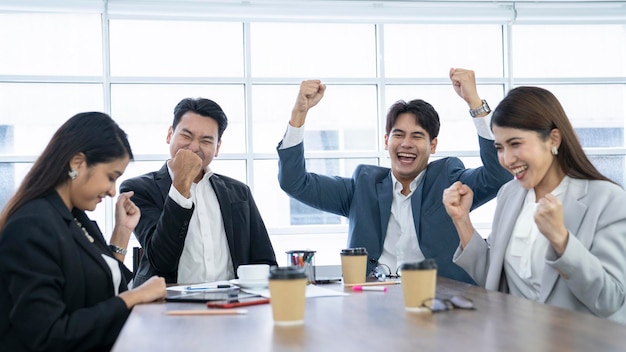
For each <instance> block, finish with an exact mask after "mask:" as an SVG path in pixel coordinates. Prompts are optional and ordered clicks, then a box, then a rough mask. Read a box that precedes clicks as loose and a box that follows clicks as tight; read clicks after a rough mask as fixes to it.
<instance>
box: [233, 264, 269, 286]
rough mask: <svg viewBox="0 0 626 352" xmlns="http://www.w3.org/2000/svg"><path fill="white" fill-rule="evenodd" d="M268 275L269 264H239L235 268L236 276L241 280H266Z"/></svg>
mask: <svg viewBox="0 0 626 352" xmlns="http://www.w3.org/2000/svg"><path fill="white" fill-rule="evenodd" d="M269 275H270V266H269V265H267V264H248V265H240V266H239V267H238V268H237V277H239V281H241V282H263V281H264V282H267V278H268V277H269Z"/></svg>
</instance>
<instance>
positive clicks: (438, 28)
mask: <svg viewBox="0 0 626 352" xmlns="http://www.w3.org/2000/svg"><path fill="white" fill-rule="evenodd" d="M323 5H324V6H322V5H320V3H319V2H308V1H303V0H294V1H292V2H289V3H288V4H287V3H280V4H279V2H275V1H264V0H259V1H252V2H245V3H242V4H236V3H235V2H232V3H228V2H222V3H221V4H212V3H210V2H199V1H188V2H183V3H179V2H176V1H166V0H161V1H141V2H138V1H124V0H119V1H104V2H103V1H95V0H86V1H81V2H77V1H69V0H67V1H63V0H61V1H57V2H54V4H46V5H44V2H41V1H34V0H33V1H31V0H20V1H17V0H6V1H4V2H0V206H3V205H4V203H5V202H6V199H7V198H8V197H9V196H10V195H11V194H12V193H13V192H14V190H15V188H16V187H17V185H18V184H19V183H20V182H21V180H22V178H23V177H24V175H25V173H26V172H27V171H28V169H29V167H30V166H31V165H32V162H33V161H34V160H35V158H36V157H37V155H38V154H39V153H40V152H41V150H42V149H43V147H44V146H45V145H46V143H47V142H48V140H49V139H50V137H51V135H52V133H53V132H54V131H55V130H56V129H57V128H58V127H59V126H60V125H61V123H62V122H64V121H65V120H67V119H68V118H69V117H71V116H72V115H74V114H76V113H78V112H83V111H90V110H97V111H104V112H107V113H110V114H111V115H112V117H113V118H114V119H115V120H116V121H118V123H119V124H120V125H121V126H122V128H123V129H124V130H125V131H126V132H127V133H128V134H129V137H130V141H131V145H132V147H133V151H134V153H135V158H136V161H135V162H134V163H131V165H130V166H129V167H128V169H127V171H126V173H125V174H124V176H123V178H122V179H126V178H128V177H134V176H137V175H140V174H142V173H145V172H148V171H153V170H156V169H158V168H160V167H161V166H162V164H163V162H164V161H165V160H166V159H167V158H168V157H169V149H168V146H167V144H166V143H165V137H166V134H167V129H168V127H169V125H170V123H171V120H172V117H173V116H172V112H173V108H174V106H175V105H176V103H177V102H178V101H180V100H181V99H182V98H185V97H205V98H210V99H213V100H215V101H216V102H218V103H219V104H220V105H221V106H222V108H223V109H224V111H225V112H226V114H227V116H228V118H229V126H228V129H227V130H226V132H225V134H224V136H223V141H222V147H221V150H220V155H219V157H218V158H217V159H215V160H214V162H213V163H212V164H211V168H212V169H213V170H214V171H215V172H217V173H221V174H225V175H227V176H230V177H234V178H236V179H239V180H241V181H243V182H246V183H248V184H249V185H250V187H251V188H252V190H253V192H254V195H255V199H256V202H257V204H258V206H259V208H260V210H261V213H262V215H263V217H264V219H265V222H266V225H267V226H268V228H269V231H270V234H271V236H272V241H273V243H274V246H275V249H276V253H277V257H278V259H279V263H283V261H284V260H285V258H286V255H284V251H285V250H289V249H304V248H310V249H314V250H317V255H318V258H316V263H317V264H318V265H324V264H338V262H339V256H338V253H339V251H340V249H341V248H342V247H343V246H344V245H345V243H346V238H347V222H346V219H344V218H342V217H338V216H335V215H332V214H328V213H323V212H320V211H317V210H314V209H312V208H310V207H307V206H305V205H303V204H301V203H299V202H297V201H295V200H291V199H290V198H289V197H288V196H287V195H285V194H284V192H282V191H281V190H280V188H279V186H278V181H277V154H276V151H275V149H276V146H277V144H278V142H279V141H280V139H281V138H282V136H283V134H284V131H285V128H286V125H287V121H288V120H289V117H290V113H291V108H292V107H293V104H294V102H295V97H296V94H297V92H298V86H299V83H300V82H301V81H302V80H303V79H321V80H322V81H323V82H325V83H326V84H327V85H328V89H327V92H326V95H325V97H324V99H323V100H322V102H321V103H320V104H319V105H318V106H317V107H315V108H314V109H313V110H311V112H310V113H309V117H308V119H307V123H306V127H305V128H306V136H305V147H306V151H307V154H306V157H307V166H308V167H309V169H310V170H311V171H315V172H319V173H324V174H331V175H341V176H346V177H349V176H350V175H351V174H352V172H353V170H354V168H355V167H356V165H358V164H360V163H367V164H377V165H381V166H388V165H389V160H388V157H387V152H386V151H385V150H384V145H383V134H384V125H385V115H386V112H387V108H388V107H389V106H390V105H391V104H393V103H394V102H395V101H397V100H400V99H403V100H410V99H415V98H420V99H424V100H426V101H428V102H429V103H431V104H432V105H433V106H434V107H435V109H436V110H437V111H438V113H439V115H440V118H441V133H440V136H439V144H438V148H437V153H436V154H435V156H434V157H436V158H440V157H446V156H460V157H461V159H462V160H463V161H464V162H465V164H466V166H468V167H475V166H479V165H480V159H479V158H478V143H477V138H476V135H475V133H474V127H473V124H472V122H471V120H470V118H469V115H468V111H467V110H468V108H467V106H466V104H465V103H464V102H463V101H462V100H461V99H460V98H459V97H458V96H457V95H456V94H455V92H454V90H453V89H452V87H451V86H450V83H449V79H448V71H449V69H450V68H451V67H464V68H470V69H474V70H475V71H476V74H477V78H478V84H479V87H478V89H479V94H480V95H481V97H482V98H484V99H487V100H488V101H489V103H490V105H491V106H492V107H495V106H496V105H497V103H498V102H499V101H500V100H501V99H502V97H503V96H504V95H505V94H506V92H507V91H508V90H509V89H511V88H513V87H515V86H519V85H536V86H542V87H544V88H547V89H549V90H550V91H552V92H553V93H554V94H555V95H556V96H557V97H558V98H559V100H560V101H561V103H562V104H563V106H564V108H565V110H566V112H567V113H568V115H569V117H570V119H571V120H572V122H573V124H574V126H575V128H576V130H577V132H578V134H579V137H580V139H581V141H582V143H583V145H584V146H585V148H586V150H587V152H588V153H589V155H590V156H591V159H592V161H593V162H594V163H595V164H596V165H597V166H598V167H599V168H600V170H601V171H602V172H604V173H605V174H606V175H608V176H609V177H611V178H613V179H614V180H615V181H617V182H618V183H620V184H622V185H624V184H625V182H626V177H625V167H626V165H625V161H624V156H626V148H625V147H624V122H625V120H626V25H625V23H624V21H623V20H621V19H623V18H626V14H624V13H623V12H626V9H625V8H623V7H620V6H618V5H619V4H616V5H613V4H611V3H609V4H607V3H597V4H595V3H594V2H593V1H592V2H584V3H583V2H571V3H568V2H565V1H563V2H557V3H552V4H551V5H549V6H548V5H546V6H545V7H544V6H543V5H542V4H540V3H535V2H527V1H521V2H518V3H516V2H510V3H503V4H498V3H497V2H483V1H476V2H472V1H462V2H458V3H456V4H455V6H450V5H446V4H437V3H436V2H432V3H423V2H417V1H415V2H412V1H401V2H384V3H382V2H370V1H351V2H335V3H333V2H324V4H323ZM42 6H45V7H42ZM120 181H121V180H120ZM113 204H114V200H107V201H106V202H105V203H104V204H102V205H101V206H100V207H99V208H98V209H97V210H96V211H95V212H94V213H93V214H91V216H92V217H93V218H94V219H95V220H97V221H98V223H99V224H100V227H101V228H102V229H103V230H104V231H105V233H107V234H108V233H110V231H111V230H112V221H113V220H112V218H113V216H112V211H113ZM494 207H495V202H494V201H492V202H490V203H488V204H487V205H485V206H483V207H481V208H480V209H478V210H477V211H475V212H473V213H472V217H473V218H474V221H475V222H476V224H478V227H480V229H481V231H482V232H483V233H484V235H487V234H488V231H489V228H490V223H491V220H492V216H493V210H494ZM131 245H137V243H136V242H133V243H132V244H131ZM128 260H129V262H130V260H131V258H128Z"/></svg>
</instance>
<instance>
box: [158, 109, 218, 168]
mask: <svg viewBox="0 0 626 352" xmlns="http://www.w3.org/2000/svg"><path fill="white" fill-rule="evenodd" d="M218 128H219V126H218V123H217V121H215V120H214V119H212V118H210V117H206V116H202V115H199V114H196V113H194V112H191V111H188V112H186V113H185V114H184V115H183V116H182V117H181V119H180V122H178V124H177V125H176V129H175V130H172V128H171V127H170V129H169V131H168V133H167V143H168V144H169V145H170V155H171V156H172V158H173V157H174V156H175V155H176V152H177V151H178V150H179V149H188V150H190V151H192V152H194V153H195V154H196V155H197V156H199V157H200V159H202V170H205V169H206V167H207V166H208V165H209V164H210V163H211V161H212V160H213V158H214V157H216V156H217V155H218V152H219V150H220V145H221V141H220V140H218V138H219V137H218Z"/></svg>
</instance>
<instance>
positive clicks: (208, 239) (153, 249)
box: [120, 98, 276, 285]
mask: <svg viewBox="0 0 626 352" xmlns="http://www.w3.org/2000/svg"><path fill="white" fill-rule="evenodd" d="M227 124H228V120H227V118H226V115H225V114H224V111H222V108H221V107H220V106H219V105H218V104H217V103H215V102H214V101H212V100H209V99H203V98H197V99H191V98H186V99H183V100H182V101H181V102H180V103H178V105H176V108H175V109H174V121H173V122H172V126H170V128H169V130H168V133H167V143H168V144H169V145H170V154H171V159H170V160H168V161H167V162H166V163H165V165H163V167H162V168H161V169H160V170H159V171H156V172H151V173H148V174H145V175H142V176H139V177H135V178H132V179H129V180H126V181H124V182H123V183H122V185H121V186H120V190H121V191H122V192H125V191H131V190H132V191H134V192H135V195H134V196H133V197H132V200H133V202H135V204H136V205H137V206H138V207H139V208H140V209H141V219H140V220H139V224H138V225H137V227H136V228H135V235H136V236H137V238H138V239H139V242H140V243H141V246H142V247H143V256H142V258H141V261H140V263H139V269H138V270H137V271H138V272H137V273H136V274H135V282H134V284H135V285H139V284H141V283H142V282H143V281H145V280H147V279H148V278H149V277H151V276H153V275H160V276H163V277H165V281H166V282H167V283H176V282H180V283H192V282H211V281H220V280H228V279H233V278H235V276H236V274H235V273H236V271H237V267H238V266H239V265H241V264H270V265H276V257H275V254H274V249H273V247H272V244H271V242H270V239H269V236H268V234H267V229H266V228H265V224H264V223H263V219H261V214H260V213H259V210H258V209H257V207H256V204H255V202H254V199H253V197H252V193H251V192H250V189H249V188H248V186H247V185H245V184H244V183H242V182H239V181H237V180H235V179H232V178H230V177H226V176H223V175H218V174H215V173H213V171H211V169H210V168H209V164H210V163H211V161H212V160H213V158H214V157H215V156H217V155H218V152H219V149H220V145H221V142H222V141H221V138H222V134H223V133H224V130H225V129H226V126H227Z"/></svg>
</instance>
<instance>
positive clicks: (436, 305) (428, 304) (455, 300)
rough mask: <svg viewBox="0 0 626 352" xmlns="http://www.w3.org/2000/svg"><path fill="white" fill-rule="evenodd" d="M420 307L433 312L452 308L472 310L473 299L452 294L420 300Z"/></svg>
mask: <svg viewBox="0 0 626 352" xmlns="http://www.w3.org/2000/svg"><path fill="white" fill-rule="evenodd" d="M422 307H424V308H427V309H428V310H430V311H431V312H433V313H437V312H445V311H448V310H453V309H465V310H474V309H476V307H474V301H472V300H471V299H469V298H467V297H463V296H452V297H450V298H439V297H435V298H429V299H427V300H425V301H424V302H422Z"/></svg>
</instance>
